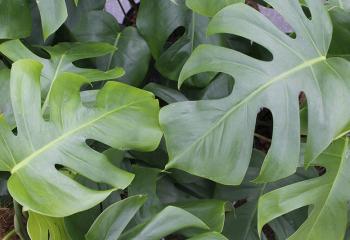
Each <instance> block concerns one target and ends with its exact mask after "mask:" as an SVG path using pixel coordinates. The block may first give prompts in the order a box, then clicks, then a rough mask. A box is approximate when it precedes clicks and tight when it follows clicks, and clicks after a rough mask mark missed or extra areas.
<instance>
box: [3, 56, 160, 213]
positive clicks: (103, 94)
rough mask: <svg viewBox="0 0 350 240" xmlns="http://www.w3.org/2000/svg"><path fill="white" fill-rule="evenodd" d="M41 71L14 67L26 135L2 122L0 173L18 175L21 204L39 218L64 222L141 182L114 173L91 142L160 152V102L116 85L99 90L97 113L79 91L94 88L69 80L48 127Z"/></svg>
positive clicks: (14, 184)
mask: <svg viewBox="0 0 350 240" xmlns="http://www.w3.org/2000/svg"><path fill="white" fill-rule="evenodd" d="M41 69H42V65H41V64H39V63H38V62H35V61H33V60H20V61H18V62H16V63H14V64H13V67H12V70H11V101H12V107H13V111H14V115H15V119H16V123H17V131H18V134H17V136H14V135H13V134H12V132H11V130H10V128H9V127H8V125H7V124H6V122H5V121H4V119H3V118H1V121H0V134H1V136H2V138H1V142H2V143H1V148H0V151H1V160H0V171H10V172H11V177H10V179H9V181H8V189H9V192H10V193H11V195H12V196H13V197H14V198H15V199H16V200H17V201H18V202H19V203H21V204H22V205H24V206H26V207H28V208H29V209H31V210H33V211H35V212H37V213H41V214H44V215H49V216H53V217H61V216H67V215H71V214H73V213H75V212H78V211H82V210H85V209H88V208H90V207H93V206H94V205H96V204H97V203H99V202H100V201H102V200H103V199H105V198H106V197H107V196H108V195H109V194H110V193H111V192H112V191H114V190H115V189H117V188H125V187H126V186H128V185H129V184H130V182H131V180H132V179H133V175H132V174H130V173H128V172H125V171H123V170H121V169H118V168H117V167H114V165H112V164H111V163H110V162H109V161H108V160H107V159H106V157H105V156H104V155H103V154H100V153H98V152H96V151H94V150H93V149H91V148H90V147H89V146H88V145H87V144H86V140H87V139H94V140H97V141H99V142H102V143H104V144H107V145H109V146H111V147H114V148H117V149H121V150H127V149H135V150H140V151H151V150H154V149H155V148H156V147H157V145H158V144H159V141H160V138H161V132H160V130H159V127H158V120H157V114H158V102H157V101H156V100H155V99H154V97H153V95H152V94H150V93H148V92H145V91H143V90H139V89H136V88H133V87H129V86H127V85H124V84H121V83H116V82H110V83H108V84H106V85H105V86H104V87H103V89H102V90H100V91H99V93H98V95H97V100H96V103H95V106H94V107H85V106H84V105H83V104H82V103H81V101H80V94H79V90H80V87H81V86H82V85H83V84H86V83H88V82H89V81H88V80H87V79H86V78H84V77H81V76H79V75H76V74H73V73H63V74H60V75H59V76H58V77H57V80H56V81H55V82H54V83H53V87H52V93H51V97H50V101H49V109H50V118H49V119H50V120H49V121H46V120H44V119H43V117H42V114H41V111H42V110H41V99H40V98H41V97H40V81H39V80H40V74H41ZM59 166H64V167H67V168H68V169H71V170H72V171H75V172H77V173H79V174H80V175H82V176H85V177H86V178H88V179H90V180H92V181H95V182H103V183H107V184H109V185H111V186H112V187H113V188H112V189H109V190H105V191H95V190H92V189H89V188H87V187H84V186H82V185H81V184H79V183H77V182H76V181H74V180H73V179H71V178H70V177H68V176H66V175H65V174H64V173H62V172H60V171H59V170H58V169H57V168H58V167H59Z"/></svg>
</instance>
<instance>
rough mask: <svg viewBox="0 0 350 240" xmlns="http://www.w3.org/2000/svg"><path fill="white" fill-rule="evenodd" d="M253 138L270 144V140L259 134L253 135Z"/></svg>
mask: <svg viewBox="0 0 350 240" xmlns="http://www.w3.org/2000/svg"><path fill="white" fill-rule="evenodd" d="M254 136H255V137H257V138H259V139H261V140H263V141H265V142H269V143H270V142H271V141H272V140H271V139H270V138H267V137H265V136H263V135H260V134H259V133H254Z"/></svg>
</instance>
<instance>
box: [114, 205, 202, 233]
mask: <svg viewBox="0 0 350 240" xmlns="http://www.w3.org/2000/svg"><path fill="white" fill-rule="evenodd" d="M179 219H181V221H179ZM185 228H198V229H205V230H208V229H209V227H208V226H207V225H206V224H205V223H204V222H203V221H202V220H200V219H199V218H197V217H196V216H194V215H192V214H191V213H189V212H187V211H185V210H183V209H181V208H178V207H173V206H169V207H166V208H164V209H163V210H162V211H161V212H160V213H158V214H157V215H155V216H154V217H153V218H152V219H150V220H149V221H148V222H145V223H144V224H141V225H138V226H136V227H134V228H132V229H130V230H129V231H127V232H125V233H124V234H123V235H121V237H120V240H127V239H137V240H158V239H160V238H162V237H166V236H167V235H169V234H171V233H174V232H177V231H179V230H181V229H185Z"/></svg>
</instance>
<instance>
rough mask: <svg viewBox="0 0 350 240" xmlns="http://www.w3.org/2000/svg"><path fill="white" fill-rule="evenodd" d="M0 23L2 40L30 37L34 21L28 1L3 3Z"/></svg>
mask: <svg viewBox="0 0 350 240" xmlns="http://www.w3.org/2000/svg"><path fill="white" fill-rule="evenodd" d="M19 13H20V14H19ZM0 22H1V23H2V24H1V28H0V39H15V38H23V37H27V36H29V35H30V32H31V30H32V19H31V16H30V11H29V7H28V3H27V1H26V0H11V1H1V2H0Z"/></svg>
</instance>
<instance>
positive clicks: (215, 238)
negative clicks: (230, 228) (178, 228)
mask: <svg viewBox="0 0 350 240" xmlns="http://www.w3.org/2000/svg"><path fill="white" fill-rule="evenodd" d="M189 240H227V238H226V237H224V236H223V235H221V234H220V233H217V232H208V233H203V234H200V235H197V236H194V237H191V238H189Z"/></svg>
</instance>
